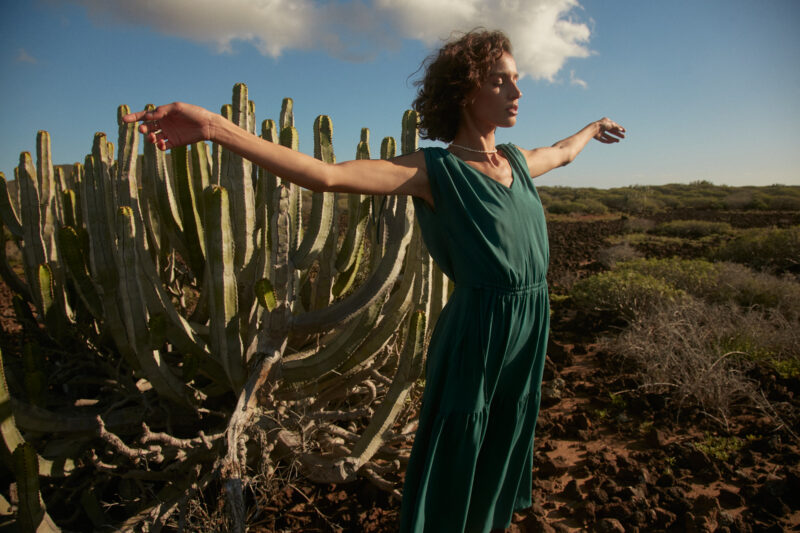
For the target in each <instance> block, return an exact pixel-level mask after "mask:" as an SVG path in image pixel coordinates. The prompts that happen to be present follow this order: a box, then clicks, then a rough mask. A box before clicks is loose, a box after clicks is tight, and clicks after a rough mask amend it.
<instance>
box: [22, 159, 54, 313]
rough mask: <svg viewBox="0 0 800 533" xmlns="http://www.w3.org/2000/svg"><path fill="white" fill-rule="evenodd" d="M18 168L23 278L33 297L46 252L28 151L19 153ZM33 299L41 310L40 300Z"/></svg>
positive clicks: (36, 185) (36, 182) (37, 191)
mask: <svg viewBox="0 0 800 533" xmlns="http://www.w3.org/2000/svg"><path fill="white" fill-rule="evenodd" d="M18 169H19V172H18V174H17V176H18V177H17V180H18V181H19V200H20V214H21V215H22V230H23V234H22V240H23V242H24V246H23V249H22V256H23V259H24V262H25V265H24V266H25V278H26V279H27V280H28V285H29V286H30V288H31V293H32V295H33V296H34V298H35V297H36V296H37V295H38V294H39V289H38V287H36V280H37V279H38V275H37V271H38V269H39V265H41V264H43V263H45V262H47V252H46V249H45V244H44V241H43V239H42V233H41V224H42V217H41V210H40V208H39V205H40V201H39V184H38V181H37V179H36V174H35V171H34V169H33V161H32V160H31V156H30V154H29V153H28V152H23V153H22V154H20V156H19V167H18ZM34 301H35V303H36V306H37V307H39V308H40V310H41V305H42V302H41V301H38V300H34Z"/></svg>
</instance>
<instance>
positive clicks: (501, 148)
mask: <svg viewBox="0 0 800 533" xmlns="http://www.w3.org/2000/svg"><path fill="white" fill-rule="evenodd" d="M497 149H498V151H500V152H503V157H504V158H505V160H506V161H507V162H508V165H509V167H510V168H511V184H510V185H504V184H502V183H500V182H499V181H497V180H496V179H494V178H493V177H491V176H489V175H488V174H486V173H485V172H483V171H481V170H478V169H477V168H475V167H473V166H472V165H470V164H469V163H467V162H466V161H464V160H463V159H461V158H460V157H458V156H457V155H456V154H454V153H453V152H451V151H450V150H448V149H446V148H442V150H444V151H445V152H447V154H448V155H449V156H451V157H453V158H455V159H456V160H457V161H458V162H460V163H461V164H463V165H465V166H467V167H469V168H470V170H472V171H473V172H475V173H477V174H478V175H479V176H481V177H482V178H484V179H487V180H489V181H491V182H493V183H494V184H496V185H497V186H498V187H501V188H503V189H505V190H507V191H510V190H511V189H512V188H513V187H514V184H515V183H517V176H516V175H515V174H514V164H513V163H512V162H511V158H510V157H509V155H508V151H507V150H506V148H505V146H503V145H502V144H498V145H497Z"/></svg>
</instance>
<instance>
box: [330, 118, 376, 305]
mask: <svg viewBox="0 0 800 533" xmlns="http://www.w3.org/2000/svg"><path fill="white" fill-rule="evenodd" d="M369 158H370V153H369V130H368V129H367V128H363V129H362V130H361V141H360V142H359V143H358V147H357V148H356V159H357V160H360V159H369ZM369 209H370V203H369V201H367V196H366V195H363V194H351V195H349V196H348V201H347V222H348V224H347V233H346V234H345V237H344V241H342V247H341V249H340V250H339V255H338V256H337V257H336V270H338V271H339V272H347V271H348V270H350V269H351V267H352V266H353V264H354V263H355V261H356V258H359V259H360V257H361V255H362V253H363V244H364V235H365V230H366V228H367V220H368V219H367V217H368V216H369ZM356 270H357V268H356V269H353V272H352V273H351V275H350V276H345V277H346V278H349V280H348V281H339V280H337V284H339V285H342V286H344V285H346V286H347V287H349V286H350V284H351V283H352V280H353V278H354V277H355V276H354V274H355V271H356ZM346 290H347V289H346V288H344V287H340V289H339V290H338V291H337V292H336V296H338V295H339V294H341V293H342V292H344V291H346Z"/></svg>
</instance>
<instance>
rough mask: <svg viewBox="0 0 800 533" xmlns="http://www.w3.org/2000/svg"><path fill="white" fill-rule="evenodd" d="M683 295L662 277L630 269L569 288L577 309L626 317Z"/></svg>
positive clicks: (591, 278)
mask: <svg viewBox="0 0 800 533" xmlns="http://www.w3.org/2000/svg"><path fill="white" fill-rule="evenodd" d="M685 296H686V293H685V292H684V291H682V290H680V289H676V288H675V287H673V286H672V285H670V284H669V283H667V282H665V281H663V280H660V279H657V278H654V277H652V276H648V275H646V274H642V273H640V272H635V271H633V270H629V269H628V270H612V271H609V272H602V273H600V274H596V275H594V276H590V277H588V278H585V279H582V280H580V281H578V282H577V283H575V285H573V286H572V290H571V291H570V297H571V298H572V302H573V303H574V304H575V306H576V307H578V309H581V310H584V311H589V312H592V311H602V312H610V313H612V314H614V315H618V316H620V317H621V318H624V319H626V320H631V319H632V318H633V317H634V316H636V314H637V313H640V312H642V311H646V310H648V309H651V308H654V307H656V306H658V305H660V304H662V303H663V302H665V301H674V300H680V299H682V298H684V297H685Z"/></svg>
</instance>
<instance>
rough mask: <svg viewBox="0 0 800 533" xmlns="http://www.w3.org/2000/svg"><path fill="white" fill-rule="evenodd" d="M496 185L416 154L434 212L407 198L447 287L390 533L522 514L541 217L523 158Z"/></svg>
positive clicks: (496, 522)
mask: <svg viewBox="0 0 800 533" xmlns="http://www.w3.org/2000/svg"><path fill="white" fill-rule="evenodd" d="M498 148H499V149H501V150H502V151H503V153H504V154H505V156H506V158H507V159H508V161H509V162H510V164H511V169H512V172H513V177H514V180H513V182H512V184H511V186H510V187H506V186H505V185H502V184H500V183H498V182H497V181H494V180H493V179H491V178H489V177H488V176H486V175H485V174H483V173H482V172H479V171H478V170H476V169H474V168H473V167H471V166H469V165H468V164H467V163H466V162H464V161H463V160H462V159H459V158H458V157H456V156H455V155H453V154H451V153H450V152H448V151H447V150H445V149H443V148H425V149H423V150H424V153H425V163H426V166H427V171H428V179H429V180H430V187H431V192H432V195H433V200H434V204H435V205H434V208H433V209H431V207H430V206H429V205H428V204H427V203H426V202H425V201H424V200H422V199H419V198H414V206H415V210H416V213H417V220H418V221H419V224H420V227H421V229H422V236H423V239H424V241H425V244H426V245H427V247H428V251H429V252H430V254H431V257H433V259H434V261H435V262H436V263H437V264H438V265H439V267H440V268H441V269H442V271H443V272H444V273H445V274H446V275H447V276H448V277H449V278H450V279H452V280H453V281H454V282H455V289H454V291H453V293H452V294H451V296H450V299H449V301H448V303H447V305H446V306H445V308H444V309H443V310H442V313H441V314H440V316H439V320H438V322H437V324H436V326H435V328H434V332H433V335H432V337H431V341H430V346H429V349H428V359H427V366H426V376H425V377H426V383H425V390H424V392H423V397H422V408H421V412H420V419H419V427H418V429H417V432H416V437H415V439H414V445H413V448H412V451H411V458H410V460H409V463H408V467H407V469H406V477H405V483H404V489H403V502H402V507H401V514H400V531H402V532H423V531H424V532H426V533H429V532H437V533H444V532H470V533H472V532H485V531H489V530H490V529H492V528H506V527H508V526H509V525H510V523H511V518H512V514H513V512H514V511H515V510H519V509H524V508H527V507H530V506H531V491H532V487H531V483H532V475H531V471H532V460H533V457H532V456H533V434H534V428H535V425H536V418H537V416H538V413H539V399H540V396H541V391H540V386H541V381H542V372H543V370H544V361H545V351H546V347H547V334H548V329H549V322H550V309H549V300H548V293H547V282H546V280H545V275H546V274H547V265H548V262H549V259H550V254H549V249H548V243H547V228H546V224H545V217H544V210H543V208H542V203H541V201H540V200H539V195H538V193H537V192H536V188H535V187H534V185H533V180H532V179H531V178H530V175H529V173H528V168H527V164H526V162H525V159H524V157H523V155H522V154H521V153H520V151H519V150H518V149H517V148H516V147H515V146H513V145H510V144H506V145H500V146H499V147H498Z"/></svg>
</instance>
